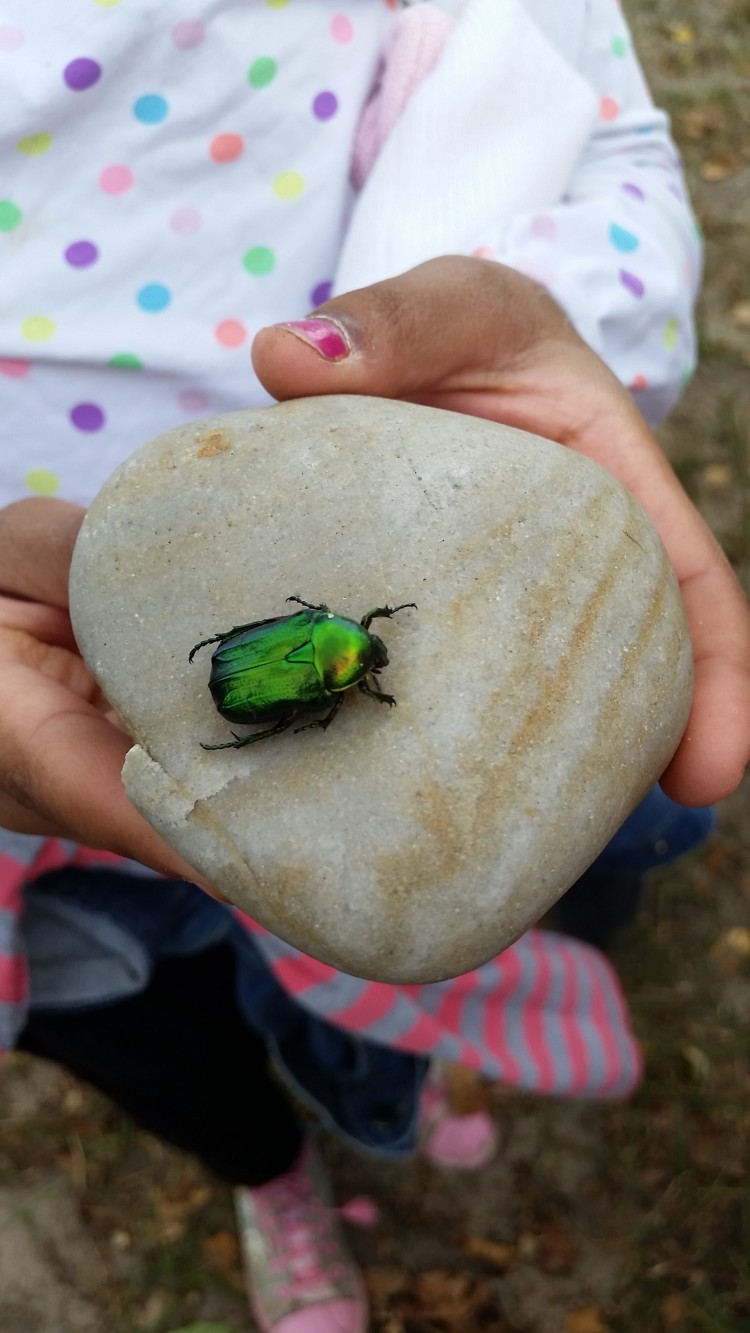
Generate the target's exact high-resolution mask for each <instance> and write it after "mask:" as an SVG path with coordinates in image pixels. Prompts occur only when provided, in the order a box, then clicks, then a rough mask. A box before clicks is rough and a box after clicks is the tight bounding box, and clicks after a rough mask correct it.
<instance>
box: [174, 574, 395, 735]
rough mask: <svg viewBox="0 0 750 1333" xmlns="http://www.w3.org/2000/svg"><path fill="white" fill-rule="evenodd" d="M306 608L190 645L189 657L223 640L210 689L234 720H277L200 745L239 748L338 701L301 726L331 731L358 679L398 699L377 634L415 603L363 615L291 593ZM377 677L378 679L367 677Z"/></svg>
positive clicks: (369, 689) (366, 690)
mask: <svg viewBox="0 0 750 1333" xmlns="http://www.w3.org/2000/svg"><path fill="white" fill-rule="evenodd" d="M286 600H287V601H288V602H297V603H298V604H299V605H300V606H303V607H305V608H306V609H305V610H304V611H295V612H293V613H292V614H291V615H288V616H278V617H275V618H271V619H270V620H254V621H252V622H251V623H250V624H249V625H235V627H234V629H230V630H227V631H226V633H224V634H214V635H213V637H212V638H210V639H203V640H202V642H201V643H196V645H195V647H194V648H193V649H191V652H190V656H189V658H188V661H190V662H192V660H193V658H194V657H195V654H196V653H197V652H198V651H199V649H201V648H205V647H206V644H208V643H218V644H219V647H218V648H217V649H215V651H214V654H213V656H212V658H211V676H210V678H209V682H208V688H209V689H210V691H211V696H212V698H213V701H214V703H215V704H216V707H217V709H218V711H219V712H220V713H221V716H222V717H225V718H227V719H228V721H230V722H241V723H246V722H272V723H273V726H270V727H266V729H265V731H258V732H256V733H255V734H254V735H250V736H238V735H237V733H236V732H234V731H233V732H232V735H233V736H234V740H232V741H225V742H224V743H223V744H222V745H204V744H203V741H201V745H202V746H203V749H204V750H239V749H240V747H241V746H243V745H252V744H253V743H254V742H255V741H262V740H263V739H264V738H265V737H266V736H278V735H279V733H280V732H282V731H286V730H287V728H288V727H290V726H291V725H292V723H293V722H294V719H295V718H296V717H297V715H298V713H306V712H311V711H313V710H315V709H319V708H321V707H323V705H325V704H327V703H328V701H329V699H333V705H332V707H331V708H330V709H329V711H328V712H327V713H326V715H325V717H323V718H320V719H319V720H318V721H316V722H308V723H307V724H306V725H305V726H303V727H295V731H307V730H308V729H309V728H310V727H322V728H323V730H324V731H325V729H326V727H327V726H329V725H330V723H331V722H332V721H333V719H334V717H335V716H336V714H337V712H338V711H339V708H340V707H341V705H342V703H343V702H344V692H345V691H346V690H350V689H351V688H352V686H353V685H356V686H357V688H358V689H359V690H361V691H362V693H363V694H369V696H370V698H371V699H377V700H378V701H379V703H382V704H391V705H393V704H395V702H396V700H395V699H394V697H393V695H392V694H383V692H382V690H381V689H380V685H379V684H378V681H377V675H378V672H379V671H380V670H381V668H382V667H384V666H387V665H388V653H387V651H386V647H385V644H384V643H383V641H382V639H379V638H378V636H377V634H370V632H369V630H370V625H371V623H372V621H373V620H377V619H379V618H386V619H390V617H391V616H395V614H396V612H397V611H404V610H405V609H406V608H407V607H414V609H415V610H416V609H417V604H416V602H402V604H401V606H376V607H375V609H374V610H373V611H368V612H367V615H366V616H363V617H362V619H361V621H360V622H359V623H357V621H356V620H349V619H348V618H347V617H346V616H337V615H335V614H334V612H333V611H331V610H330V609H329V608H328V607H327V606H325V605H321V606H315V605H313V603H312V602H303V601H302V598H301V597H287V599H286ZM368 676H371V677H372V681H373V685H374V687H375V688H374V689H373V686H372V685H370V684H368V680H367V677H368Z"/></svg>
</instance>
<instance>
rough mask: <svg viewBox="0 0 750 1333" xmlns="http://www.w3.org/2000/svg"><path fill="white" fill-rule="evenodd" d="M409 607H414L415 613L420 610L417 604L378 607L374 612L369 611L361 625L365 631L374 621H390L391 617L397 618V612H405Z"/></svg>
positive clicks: (408, 603)
mask: <svg viewBox="0 0 750 1333" xmlns="http://www.w3.org/2000/svg"><path fill="white" fill-rule="evenodd" d="M408 606H413V607H414V610H415V611H416V610H418V607H417V603H416V602H402V603H401V605H400V606H376V607H375V608H374V610H372V611H368V612H367V615H366V616H363V617H362V619H361V621H360V624H361V625H362V628H363V629H369V628H370V625H371V624H372V622H373V620H379V619H383V618H385V619H386V620H390V618H391V616H395V614H396V612H397V611H405V610H406V608H407V607H408Z"/></svg>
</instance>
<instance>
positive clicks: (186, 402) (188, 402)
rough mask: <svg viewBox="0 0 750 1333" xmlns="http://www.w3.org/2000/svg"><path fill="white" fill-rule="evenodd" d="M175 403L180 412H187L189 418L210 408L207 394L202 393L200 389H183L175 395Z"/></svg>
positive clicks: (209, 399)
mask: <svg viewBox="0 0 750 1333" xmlns="http://www.w3.org/2000/svg"><path fill="white" fill-rule="evenodd" d="M177 402H178V405H179V406H180V407H181V408H182V411H183V412H188V413H189V414H190V415H191V416H193V415H198V414H199V413H200V412H207V411H208V409H209V407H210V406H211V398H210V396H209V394H207V393H204V391H203V390H202V389H183V390H182V392H181V393H178V395H177Z"/></svg>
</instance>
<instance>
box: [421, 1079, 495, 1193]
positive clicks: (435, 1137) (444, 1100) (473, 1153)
mask: <svg viewBox="0 0 750 1333" xmlns="http://www.w3.org/2000/svg"><path fill="white" fill-rule="evenodd" d="M419 1138H420V1150H421V1152H422V1153H423V1155H424V1156H425V1157H428V1158H429V1159H430V1161H431V1162H436V1163H437V1164H438V1166H451V1167H453V1168H454V1170H456V1171H478V1170H479V1168H480V1167H482V1166H486V1165H487V1163H488V1162H491V1161H492V1159H493V1157H494V1156H495V1153H496V1152H497V1149H498V1144H499V1142H500V1136H499V1134H498V1131H497V1126H496V1125H495V1122H494V1120H493V1119H492V1116H491V1115H490V1114H489V1112H488V1111H474V1112H472V1113H471V1114H470V1115H455V1114H454V1113H453V1111H452V1110H451V1106H450V1099H449V1091H448V1087H447V1084H446V1083H445V1081H444V1080H442V1079H441V1078H440V1076H439V1075H438V1076H437V1077H434V1078H433V1079H432V1081H430V1082H429V1083H427V1084H426V1085H425V1087H424V1088H423V1089H422V1097H421V1101H420V1132H419Z"/></svg>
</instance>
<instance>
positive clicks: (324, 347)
mask: <svg viewBox="0 0 750 1333" xmlns="http://www.w3.org/2000/svg"><path fill="white" fill-rule="evenodd" d="M278 327H279V328H281V329H288V330H289V332H290V333H293V334H295V336H296V337H297V338H301V339H302V341H303V342H306V343H309V345H310V347H314V348H315V351H316V352H317V353H318V354H319V355H320V356H322V357H324V358H325V360H326V361H343V360H344V359H345V358H346V357H347V356H349V353H350V352H351V350H352V347H351V343H350V342H349V339H348V338H347V336H346V334H345V333H344V331H343V329H341V328H339V325H338V324H335V323H334V321H333V320H332V319H325V318H323V316H321V315H314V316H312V317H311V318H310V319H293V320H289V322H288V323H285V324H280V325H278Z"/></svg>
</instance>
